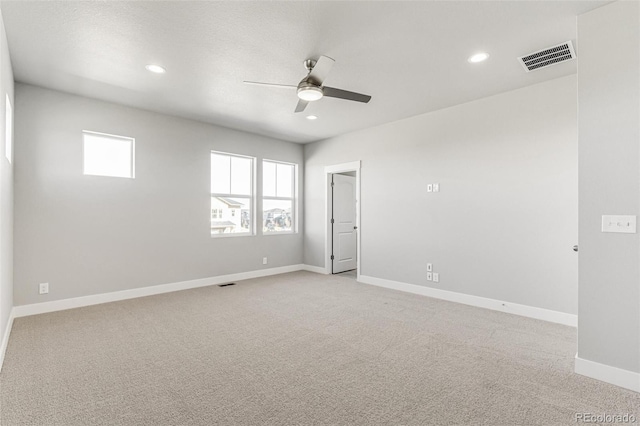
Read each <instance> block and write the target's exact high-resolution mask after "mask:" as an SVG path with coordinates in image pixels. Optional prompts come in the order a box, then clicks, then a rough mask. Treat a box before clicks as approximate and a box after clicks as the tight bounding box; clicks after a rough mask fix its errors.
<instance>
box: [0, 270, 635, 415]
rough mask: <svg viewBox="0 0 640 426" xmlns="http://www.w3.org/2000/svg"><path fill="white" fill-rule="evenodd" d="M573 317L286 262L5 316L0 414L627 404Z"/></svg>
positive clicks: (619, 409)
mask: <svg viewBox="0 0 640 426" xmlns="http://www.w3.org/2000/svg"><path fill="white" fill-rule="evenodd" d="M575 348H576V332H575V329H572V328H570V327H565V326H561V325H555V324H550V323H546V322H542V321H536V320H532V319H527V318H522V317H518V316H513V315H508V314H503V313H499V312H493V311H489V310H484V309H479V308H473V307H469V306H464V305H458V304H455V303H449V302H444V301H439V300H435V299H429V298H426V297H421V296H416V295H411V294H405V293H401V292H396V291H393V290H387V289H383V288H378V287H373V286H369V285H365V284H359V283H357V282H356V281H355V280H353V279H350V278H348V277H340V276H323V275H318V274H313V273H309V272H295V273H290V274H284V275H278V276H273V277H268V278H259V279H254V280H247V281H242V282H238V283H237V285H235V286H229V287H215V286H214V287H205V288H200V289H194V290H188V291H182V292H177V293H171V294H164V295H158V296H152V297H146V298H140V299H135V300H128V301H122V302H116V303H109V304H104V305H98V306H92V307H87V308H80V309H74V310H68V311H62V312H55V313H50V314H44V315H38V316H33V317H27V318H19V319H16V321H15V323H14V326H13V332H12V333H11V338H10V341H9V347H8V349H7V354H6V360H5V365H4V368H3V370H2V373H1V374H0V386H1V388H0V403H1V404H2V405H1V406H0V420H1V423H2V425H6V426H10V425H65V426H66V425H156V426H157V425H218V424H220V425H316V424H325V425H477V424H489V425H556V424H566V425H570V424H576V422H575V413H576V412H580V413H582V412H585V413H597V414H601V413H610V414H620V413H622V414H624V413H634V414H636V415H640V410H639V408H640V394H637V393H634V392H631V391H626V390H624V389H621V388H618V387H615V386H612V385H608V384H605V383H601V382H598V381H595V380H592V379H589V378H586V377H582V376H578V375H576V374H574V373H573V372H572V371H573V358H574V355H575Z"/></svg>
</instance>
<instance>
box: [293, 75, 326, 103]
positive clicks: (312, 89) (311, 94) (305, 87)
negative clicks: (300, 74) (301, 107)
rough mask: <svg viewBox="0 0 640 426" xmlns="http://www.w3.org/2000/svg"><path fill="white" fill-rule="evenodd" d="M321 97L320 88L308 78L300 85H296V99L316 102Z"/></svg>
mask: <svg viewBox="0 0 640 426" xmlns="http://www.w3.org/2000/svg"><path fill="white" fill-rule="evenodd" d="M323 95H324V93H323V92H322V87H320V86H319V85H318V84H315V83H313V81H311V79H309V78H308V77H305V78H304V79H303V80H302V81H301V82H300V84H298V98H300V99H302V100H304V101H308V102H311V101H317V100H318V99H321V98H322V96H323Z"/></svg>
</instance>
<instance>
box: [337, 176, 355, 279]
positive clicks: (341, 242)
mask: <svg viewBox="0 0 640 426" xmlns="http://www.w3.org/2000/svg"><path fill="white" fill-rule="evenodd" d="M332 178H333V181H332V182H333V184H332V186H331V189H332V190H331V193H332V200H333V203H332V206H333V218H332V219H333V222H332V228H333V247H332V248H333V257H332V272H333V273H334V274H337V273H339V272H344V271H350V270H352V269H356V267H357V253H356V248H357V236H356V232H357V229H356V178H355V177H354V176H347V175H341V174H334V175H333V176H332Z"/></svg>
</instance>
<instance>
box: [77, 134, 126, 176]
mask: <svg viewBox="0 0 640 426" xmlns="http://www.w3.org/2000/svg"><path fill="white" fill-rule="evenodd" d="M82 137H83V157H84V174H85V175H95V176H111V177H123V178H133V177H134V144H135V140H134V139H133V138H127V137H123V136H114V135H106V134H103V133H95V132H87V131H84V132H82Z"/></svg>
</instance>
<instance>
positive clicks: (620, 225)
mask: <svg viewBox="0 0 640 426" xmlns="http://www.w3.org/2000/svg"><path fill="white" fill-rule="evenodd" d="M602 232H616V233H623V234H635V233H636V216H621V215H603V216H602Z"/></svg>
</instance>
